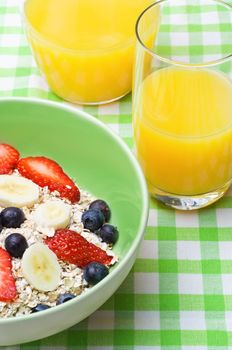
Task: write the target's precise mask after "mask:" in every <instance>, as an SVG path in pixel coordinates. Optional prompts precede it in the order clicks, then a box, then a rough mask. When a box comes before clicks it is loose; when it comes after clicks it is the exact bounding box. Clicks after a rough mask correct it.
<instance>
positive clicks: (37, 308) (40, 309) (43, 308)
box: [31, 304, 51, 313]
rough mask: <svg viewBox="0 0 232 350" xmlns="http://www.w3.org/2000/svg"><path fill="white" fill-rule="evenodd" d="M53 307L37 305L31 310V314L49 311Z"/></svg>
mask: <svg viewBox="0 0 232 350" xmlns="http://www.w3.org/2000/svg"><path fill="white" fill-rule="evenodd" d="M50 308H51V306H49V305H46V304H37V305H36V306H35V307H33V308H32V309H31V313H35V312H39V311H44V310H47V309H50Z"/></svg>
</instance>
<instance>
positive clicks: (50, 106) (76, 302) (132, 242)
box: [0, 98, 148, 346]
mask: <svg viewBox="0 0 232 350" xmlns="http://www.w3.org/2000/svg"><path fill="white" fill-rule="evenodd" d="M0 110H1V133H0V135H1V136H0V137H1V139H0V141H1V142H5V143H9V144H11V145H13V146H14V147H16V148H17V149H18V150H19V151H20V152H21V155H22V156H30V155H34V156H35V155H44V156H47V157H49V158H52V159H54V160H56V161H57V162H58V163H59V164H60V165H61V166H62V167H63V168H64V170H65V172H67V173H68V174H69V175H70V176H71V177H72V178H74V179H75V180H76V182H77V184H78V185H79V186H80V187H81V188H82V189H85V190H88V191H89V192H91V193H92V194H94V195H95V196H96V197H98V198H102V199H105V200H106V201H107V202H108V203H109V205H110V207H111V211H112V219H111V222H112V223H113V224H114V225H116V226H117V227H118V229H119V232H120V237H119V240H118V242H117V243H116V245H115V247H114V251H115V253H116V254H117V255H118V256H119V262H118V263H117V264H116V265H115V266H114V267H113V268H112V269H111V271H110V274H109V275H108V276H107V277H106V278H105V279H104V280H103V281H101V282H100V283H99V284H98V285H96V286H94V287H93V288H91V289H90V290H89V291H87V292H86V293H84V294H82V295H80V296H78V297H77V298H76V299H73V300H71V301H69V302H67V303H65V304H63V305H59V306H56V307H54V308H51V309H49V310H46V311H43V312H40V313H37V314H32V315H28V316H22V317H21V316H20V317H15V318H13V317H12V318H9V319H1V320H0V345H1V346H3V345H4V346H5V345H14V344H21V343H24V342H29V341H33V340H36V339H40V338H44V337H47V336H49V335H52V334H55V333H57V332H60V331H62V330H64V329H66V328H68V327H71V326H72V325H74V324H76V323H77V322H80V321H81V320H83V319H84V318H85V317H87V316H89V315H90V314H91V313H92V312H94V311H95V310H96V309H98V308H99V307H100V306H101V305H102V304H103V303H104V302H105V301H106V300H107V299H108V298H109V297H110V296H111V295H112V294H113V293H114V292H115V291H116V289H117V288H118V287H119V286H120V284H121V283H122V281H123V280H124V279H125V277H126V276H127V274H128V273H129V271H130V269H131V267H132V265H133V263H134V261H135V258H136V254H137V251H138V248H139V245H140V242H141V240H142V237H143V232H144V228H145V226H146V222H147V214H148V194H147V188H146V183H145V180H144V177H143V174H142V171H141V169H140V167H139V165H138V163H137V161H136V159H135V158H134V156H133V154H132V153H131V151H130V150H129V149H128V147H127V146H126V145H125V144H124V143H123V141H121V139H120V138H119V137H117V136H116V135H115V134H114V133H113V132H111V131H110V130H109V129H108V128H107V127H106V126H105V125H104V124H102V123H101V122H99V121H98V120H96V119H95V118H93V117H91V116H90V115H88V114H86V113H84V112H81V111H78V110H76V109H74V108H72V107H67V106H65V105H63V104H58V103H54V102H45V101H42V100H36V99H23V98H9V99H1V100H0Z"/></svg>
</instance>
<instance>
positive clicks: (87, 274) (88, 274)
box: [84, 262, 109, 285]
mask: <svg viewBox="0 0 232 350" xmlns="http://www.w3.org/2000/svg"><path fill="white" fill-rule="evenodd" d="M108 274H109V269H108V268H107V267H106V266H105V265H102V264H99V263H98V262H92V263H90V264H88V265H87V266H86V267H85V268H84V279H85V280H86V282H88V283H89V284H91V285H95V284H97V283H98V282H100V281H101V280H102V279H103V278H105V277H106V276H107V275H108Z"/></svg>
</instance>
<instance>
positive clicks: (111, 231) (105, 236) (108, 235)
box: [96, 224, 118, 244]
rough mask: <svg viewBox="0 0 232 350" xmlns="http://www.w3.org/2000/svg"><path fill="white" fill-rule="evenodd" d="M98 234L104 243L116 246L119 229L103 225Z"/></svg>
mask: <svg viewBox="0 0 232 350" xmlns="http://www.w3.org/2000/svg"><path fill="white" fill-rule="evenodd" d="M96 233H97V235H99V236H100V237H101V239H102V240H103V242H106V243H108V244H114V243H115V242H116V241H117V239H118V230H117V227H115V226H113V225H110V224H105V225H103V226H102V227H100V228H99V230H98V231H96Z"/></svg>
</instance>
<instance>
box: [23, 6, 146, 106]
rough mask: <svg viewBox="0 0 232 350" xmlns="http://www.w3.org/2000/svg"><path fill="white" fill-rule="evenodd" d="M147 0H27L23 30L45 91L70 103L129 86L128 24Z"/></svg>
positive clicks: (109, 96)
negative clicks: (40, 72)
mask: <svg viewBox="0 0 232 350" xmlns="http://www.w3.org/2000/svg"><path fill="white" fill-rule="evenodd" d="M151 2H152V0H133V1H132V0H110V1H109V0H98V1H96V0H65V1H64V0H27V2H26V5H25V14H26V22H27V33H28V37H29V41H30V43H31V46H32V48H33V51H34V55H35V58H36V61H37V63H38V65H39V66H40V68H41V70H42V71H43V73H44V74H45V76H46V78H47V81H48V83H49V85H50V87H51V89H52V90H53V91H54V92H55V93H57V94H58V95H59V96H61V97H63V98H64V99H66V100H69V101H72V102H82V103H98V102H104V101H110V100H114V99H116V98H119V97H121V96H123V95H125V94H126V93H128V92H129V91H130V90H131V80H132V62H133V58H134V57H133V56H134V42H135V35H134V28H135V22H136V19H137V17H138V16H139V14H140V13H141V12H142V10H144V9H145V8H146V7H147V6H148V5H149V4H151Z"/></svg>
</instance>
